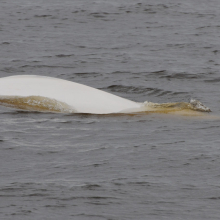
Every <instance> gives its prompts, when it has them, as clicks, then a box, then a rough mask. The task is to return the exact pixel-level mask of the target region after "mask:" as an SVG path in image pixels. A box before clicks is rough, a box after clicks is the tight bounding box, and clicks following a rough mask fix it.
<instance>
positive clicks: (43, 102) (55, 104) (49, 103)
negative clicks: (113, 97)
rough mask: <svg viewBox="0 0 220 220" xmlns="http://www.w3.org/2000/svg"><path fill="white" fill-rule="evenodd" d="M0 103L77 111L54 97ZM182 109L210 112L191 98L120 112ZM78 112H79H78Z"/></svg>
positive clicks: (1, 98)
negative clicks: (186, 100) (187, 100)
mask: <svg viewBox="0 0 220 220" xmlns="http://www.w3.org/2000/svg"><path fill="white" fill-rule="evenodd" d="M0 104H1V105H4V106H6V107H12V108H17V109H21V110H26V111H39V112H60V113H77V111H76V110H75V109H74V108H73V107H71V106H69V105H68V104H66V103H64V102H61V101H57V100H55V99H51V98H47V97H42V96H28V97H20V96H0ZM184 110H192V111H199V112H211V110H210V109H209V108H208V107H206V106H205V105H204V104H202V103H201V102H199V101H197V100H195V99H191V100H190V101H189V102H175V103H161V104H160V103H152V102H147V101H146V102H144V103H142V104H140V108H136V109H133V110H132V109H128V110H126V109H125V111H123V112H121V113H138V112H153V113H172V112H178V111H184ZM78 113H80V112H78Z"/></svg>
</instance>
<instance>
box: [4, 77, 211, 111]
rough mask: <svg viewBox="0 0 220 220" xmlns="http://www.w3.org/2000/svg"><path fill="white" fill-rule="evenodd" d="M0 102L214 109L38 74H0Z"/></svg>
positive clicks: (39, 107)
mask: <svg viewBox="0 0 220 220" xmlns="http://www.w3.org/2000/svg"><path fill="white" fill-rule="evenodd" d="M0 105H3V106H6V107H11V108H16V109H21V110H25V111H39V112H60V113H86V114H137V113H147V112H148V113H149V112H153V113H174V112H182V111H190V112H193V111H194V112H195V111H196V112H210V111H211V110H210V109H209V108H208V107H206V106H205V105H203V104H202V103H201V102H199V101H197V100H194V99H191V100H190V101H189V102H176V103H161V104H159V103H152V102H148V101H146V102H143V103H140V102H135V101H131V100H128V99H125V98H122V97H119V96H116V95H114V94H110V93H108V92H105V91H102V90H99V89H96V88H92V87H89V86H86V85H82V84H79V83H75V82H72V81H67V80H63V79H58V78H53V77H47V76H38V75H16V76H8V77H3V78H0Z"/></svg>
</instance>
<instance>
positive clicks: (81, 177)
mask: <svg viewBox="0 0 220 220" xmlns="http://www.w3.org/2000/svg"><path fill="white" fill-rule="evenodd" d="M219 11H220V5H219V2H218V1H214V0H211V1H204V0H200V1H198V0H195V1H189V0H186V1H178V0H177V1H176V0H175V1H174V0H163V1H162V0H158V1H153V0H149V1H147V2H146V1H142V0H140V1H131V0H119V1H116V0H112V1H105V0H94V1H89V0H84V1H70V0H63V1H58V0H53V1H52V0H48V1H40V0H39V1H33V0H31V1H27V0H17V1H16V2H15V1H12V0H7V1H1V2H0V21H1V22H0V76H1V77H5V76H10V75H21V74H26V75H28V74H34V75H46V76H52V77H57V78H61V79H66V80H70V81H74V82H79V83H82V84H85V85H89V86H92V87H95V88H99V89H102V90H104V91H107V92H110V93H113V94H116V95H119V96H121V97H124V98H127V99H131V100H134V101H140V102H143V101H146V100H148V101H150V102H159V103H162V102H182V101H184V102H185V101H188V100H189V98H191V97H192V98H195V99H198V100H200V101H201V102H203V103H204V104H205V105H207V106H208V107H210V109H211V110H212V111H213V113H211V114H213V115H220V112H219V111H220V99H219V81H220V75H219V65H220V62H219V60H220V59H219V52H220V45H219V36H220V25H219V19H220V13H219ZM0 121H1V127H0V146H1V147H0V167H1V168H0V207H1V209H0V217H1V219H16V220H17V219H18V220H20V219H21V220H25V219H77V220H78V219H79V220H87V219H89V220H90V219H95V220H99V219H100V220H102V219H106V220H107V219H108V220H110V219H111V220H118V219H120V220H122V219H123V220H124V219H125V220H128V219H131V220H133V219H141V220H142V219H169V220H170V219H175V220H176V219H198V220H201V219H219V216H220V211H219V200H220V185H219V182H220V174H219V165H220V150H219V146H220V139H219V123H220V121H219V120H218V119H216V118H215V117H213V118H211V117H210V118H202V117H184V116H178V115H172V114H169V115H167V114H145V115H143V114H141V115H135V116H132V115H124V116H123V115H118V116H98V115H86V114H52V113H37V112H22V111H18V110H14V109H9V108H6V107H3V106H1V107H0Z"/></svg>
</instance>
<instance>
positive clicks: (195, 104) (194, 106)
mask: <svg viewBox="0 0 220 220" xmlns="http://www.w3.org/2000/svg"><path fill="white" fill-rule="evenodd" d="M189 103H190V104H191V107H192V109H193V110H197V111H201V112H211V109H210V108H208V107H206V106H205V105H204V104H202V103H201V102H200V101H198V100H196V99H192V98H191V99H190V100H189Z"/></svg>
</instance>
